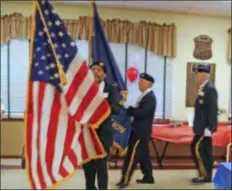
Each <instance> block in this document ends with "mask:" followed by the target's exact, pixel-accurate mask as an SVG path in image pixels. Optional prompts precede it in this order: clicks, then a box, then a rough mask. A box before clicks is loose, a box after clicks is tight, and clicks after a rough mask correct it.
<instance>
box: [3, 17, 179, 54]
mask: <svg viewBox="0 0 232 191" xmlns="http://www.w3.org/2000/svg"><path fill="white" fill-rule="evenodd" d="M90 21H91V19H89V17H79V19H68V20H67V19H66V20H64V24H65V26H66V27H67V29H68V31H69V33H70V35H71V36H72V38H73V39H79V40H89V29H90ZM102 25H103V28H104V30H105V34H106V37H107V39H108V41H109V42H113V43H129V44H135V45H139V46H141V47H143V48H146V49H148V50H149V51H151V52H153V53H155V54H156V55H159V56H168V57H175V56H176V26H175V24H170V25H166V24H163V25H159V24H156V23H152V22H147V21H140V22H138V23H132V22H130V21H128V20H120V19H111V20H110V19H107V20H105V21H104V20H102ZM31 29H32V17H31V16H30V17H24V16H23V15H22V14H21V13H13V14H10V15H4V16H1V34H2V35H1V44H6V43H7V41H8V40H9V39H12V38H15V39H30V36H31V31H32V30H31Z"/></svg>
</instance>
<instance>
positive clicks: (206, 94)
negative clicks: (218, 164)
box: [191, 65, 218, 183]
mask: <svg viewBox="0 0 232 191" xmlns="http://www.w3.org/2000/svg"><path fill="white" fill-rule="evenodd" d="M194 70H195V78H196V83H197V85H198V88H199V89H198V97H197V98H196V102H195V117H194V124H193V131H194V134H195V136H194V138H193V141H192V143H191V152H192V155H193V159H194V161H195V163H196V166H197V169H198V173H199V176H198V177H197V178H193V179H192V182H194V183H203V182H211V179H212V170H213V154H212V138H211V136H212V134H213V133H214V132H215V131H216V130H217V113H218V95H217V90H216V89H215V87H214V86H213V85H212V84H211V83H210V82H209V73H210V66H209V65H199V66H198V67H196V68H195V69H194Z"/></svg>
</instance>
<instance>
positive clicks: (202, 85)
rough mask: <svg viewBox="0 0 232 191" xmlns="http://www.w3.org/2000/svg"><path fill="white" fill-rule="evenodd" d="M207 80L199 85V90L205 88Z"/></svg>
mask: <svg viewBox="0 0 232 191" xmlns="http://www.w3.org/2000/svg"><path fill="white" fill-rule="evenodd" d="M208 81H209V80H205V82H203V84H201V85H200V87H199V88H200V89H203V88H204V87H205V85H206V84H207V83H208Z"/></svg>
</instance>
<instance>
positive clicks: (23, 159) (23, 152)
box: [21, 146, 26, 169]
mask: <svg viewBox="0 0 232 191" xmlns="http://www.w3.org/2000/svg"><path fill="white" fill-rule="evenodd" d="M21 167H22V169H25V168H26V160H25V146H23V151H22V156H21Z"/></svg>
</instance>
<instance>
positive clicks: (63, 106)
mask: <svg viewBox="0 0 232 191" xmlns="http://www.w3.org/2000/svg"><path fill="white" fill-rule="evenodd" d="M33 7H34V12H33V33H32V41H31V65H30V73H29V80H28V93H27V106H26V137H25V138H26V164H27V173H28V177H29V181H30V184H31V187H32V188H33V189H46V188H51V187H54V186H55V185H57V184H59V183H60V182H62V181H63V180H64V178H67V177H69V176H71V175H72V173H73V172H74V171H75V169H76V168H77V167H78V166H80V165H81V164H83V163H84V162H87V161H88V160H90V159H93V158H96V157H104V156H105V152H104V149H103V147H102V144H101V143H100V142H99V139H98V137H97V135H96V132H95V130H94V128H97V127H98V126H99V124H100V123H101V122H102V121H103V120H104V119H105V118H107V117H108V115H109V113H110V107H109V104H108V102H107V101H106V100H105V98H104V95H103V93H102V92H100V90H99V88H98V85H97V84H96V82H95V81H94V78H93V76H92V74H91V71H90V70H89V69H88V66H87V63H86V61H84V60H83V59H82V58H81V57H80V55H79V54H78V47H77V46H76V43H75V42H74V41H73V40H72V38H71V37H70V35H69V34H68V32H67V30H66V28H65V26H64V23H63V21H62V20H61V19H60V18H59V16H58V14H57V13H56V11H55V10H54V8H53V7H52V5H51V4H50V3H49V2H48V1H47V0H46V1H34V2H33ZM19 51H20V50H19ZM58 64H60V66H61V69H62V70H63V72H64V74H65V76H66V78H67V84H65V85H62V83H61V78H60V73H59V70H58Z"/></svg>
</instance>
